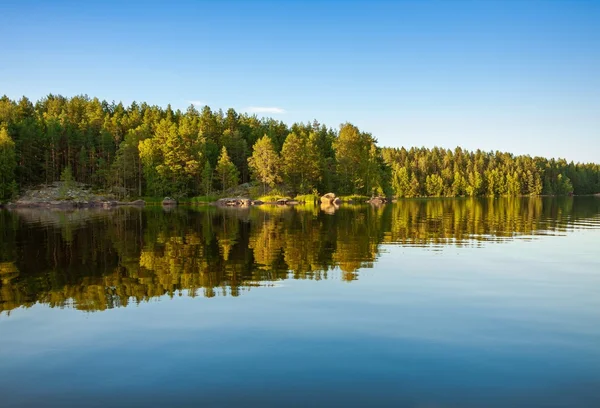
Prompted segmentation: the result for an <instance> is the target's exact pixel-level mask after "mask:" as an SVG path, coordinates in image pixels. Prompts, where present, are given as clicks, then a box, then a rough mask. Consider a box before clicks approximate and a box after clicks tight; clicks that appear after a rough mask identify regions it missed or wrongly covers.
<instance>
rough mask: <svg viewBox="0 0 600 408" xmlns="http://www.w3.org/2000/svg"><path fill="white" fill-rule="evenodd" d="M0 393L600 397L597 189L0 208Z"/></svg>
mask: <svg viewBox="0 0 600 408" xmlns="http://www.w3.org/2000/svg"><path fill="white" fill-rule="evenodd" d="M325 210H326V211H325ZM0 406H2V407H33V406H51V407H53V406H60V407H78V406H92V407H107V406H110V407H120V406H127V407H137V406H139V407H147V406H194V407H201V406H202V407H237V406H239V407H245V406H250V407H254V406H257V407H320V406H327V407H330V406H340V407H358V406H382V407H383V406H385V407H402V406H407V407H538V406H539V407H600V198H596V197H579V198H565V199H542V198H535V199H533V198H532V199H496V200H467V199H465V200H459V199H457V200H407V201H402V202H400V203H397V204H393V205H387V206H383V207H379V208H377V207H370V206H355V207H353V206H342V207H341V208H339V209H337V210H335V211H334V210H333V209H331V208H330V209H320V208H319V207H298V208H294V209H291V208H277V207H260V208H252V209H249V210H239V209H217V208H213V207H203V208H198V209H188V208H177V209H174V210H172V211H165V210H163V209H161V208H155V209H152V208H148V209H145V210H138V209H117V210H111V211H104V210H100V211H99V210H80V211H75V212H52V211H43V210H14V211H10V212H8V211H2V212H0Z"/></svg>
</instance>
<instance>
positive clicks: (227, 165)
mask: <svg viewBox="0 0 600 408" xmlns="http://www.w3.org/2000/svg"><path fill="white" fill-rule="evenodd" d="M215 174H216V176H217V179H218V180H219V181H220V182H221V189H222V191H223V192H225V190H227V189H229V188H231V187H235V186H236V185H237V184H238V180H239V173H238V170H237V168H236V167H235V165H234V164H233V163H232V162H231V159H230V158H229V155H228V154H227V149H226V148H225V146H223V149H222V150H221V156H219V161H218V163H217V167H215Z"/></svg>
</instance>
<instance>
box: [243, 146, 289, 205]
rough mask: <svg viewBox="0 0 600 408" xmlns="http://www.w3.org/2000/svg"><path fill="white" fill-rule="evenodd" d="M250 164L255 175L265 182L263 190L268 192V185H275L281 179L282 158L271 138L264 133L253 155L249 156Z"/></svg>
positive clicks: (254, 148)
mask: <svg viewBox="0 0 600 408" xmlns="http://www.w3.org/2000/svg"><path fill="white" fill-rule="evenodd" d="M248 165H249V166H250V170H251V171H252V174H253V175H254V177H255V178H256V179H257V180H258V181H260V182H261V183H263V192H264V193H265V194H266V190H267V187H266V186H270V187H274V186H275V184H276V183H278V182H280V181H281V176H280V175H279V167H280V159H279V155H278V154H277V152H276V151H275V149H274V148H273V143H272V142H271V138H270V137H269V136H267V135H264V136H263V137H262V138H260V139H259V140H258V141H257V142H256V143H255V144H254V147H253V151H252V156H250V157H249V158H248Z"/></svg>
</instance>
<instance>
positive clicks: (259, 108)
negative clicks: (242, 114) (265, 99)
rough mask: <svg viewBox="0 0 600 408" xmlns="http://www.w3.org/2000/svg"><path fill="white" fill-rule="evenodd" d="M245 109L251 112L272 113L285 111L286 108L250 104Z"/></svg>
mask: <svg viewBox="0 0 600 408" xmlns="http://www.w3.org/2000/svg"><path fill="white" fill-rule="evenodd" d="M244 110H245V111H246V112H251V113H270V114H281V113H285V109H283V108H277V107H275V106H249V107H247V108H246V109H244Z"/></svg>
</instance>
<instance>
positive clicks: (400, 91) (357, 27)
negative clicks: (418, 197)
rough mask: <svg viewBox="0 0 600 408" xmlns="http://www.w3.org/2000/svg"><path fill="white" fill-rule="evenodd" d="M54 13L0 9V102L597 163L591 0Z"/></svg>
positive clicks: (29, 5) (132, 4)
mask: <svg viewBox="0 0 600 408" xmlns="http://www.w3.org/2000/svg"><path fill="white" fill-rule="evenodd" d="M50 3H51V2H47V1H28V0H20V1H15V0H2V1H1V2H0V94H7V95H8V96H10V97H11V98H19V97H20V96H22V95H26V96H28V97H29V98H30V99H34V100H36V99H39V98H40V97H43V96H44V95H47V94H48V93H59V94H63V95H66V96H73V95H77V94H88V95H90V96H98V97H99V98H102V99H107V100H116V101H119V100H121V101H123V102H124V103H130V102H131V101H133V100H136V101H146V102H148V103H151V104H158V105H163V106H164V105H166V104H167V103H171V105H172V106H173V107H175V108H181V109H185V108H186V107H187V106H188V105H189V103H190V101H195V102H197V103H201V104H208V105H210V106H211V107H213V108H216V109H218V108H223V109H226V108H229V107H233V108H235V109H236V110H239V111H256V112H258V113H259V114H262V113H263V112H266V114H267V115H268V116H273V117H275V118H277V119H281V120H283V121H285V122H287V123H290V124H291V123H293V122H295V121H308V120H312V119H315V118H316V119H318V120H319V121H320V122H322V123H325V124H327V125H329V126H332V127H337V126H338V125H339V124H340V123H343V122H346V121H349V122H352V123H354V124H356V125H357V126H359V127H360V128H361V129H363V130H365V131H369V132H371V133H373V134H374V136H375V137H376V138H377V139H378V140H379V142H380V144H381V145H387V146H407V147H408V146H427V147H432V146H441V147H450V148H453V147H455V146H457V145H460V146H462V147H465V148H469V149H476V148H481V149H484V150H496V149H499V150H505V151H510V152H514V153H518V154H522V153H525V154H531V155H542V156H553V157H566V158H567V159H569V160H575V161H595V162H600V23H599V22H600V1H592V0H590V1H577V0H571V1H566V0H565V1H517V0H513V1H511V0H507V1H462V2H459V1H451V0H445V1H395V2H392V1H380V2H377V1H370V2H357V1H346V2H342V1H327V2H309V1H303V2H301V1H279V2H275V1H262V2H249V1H246V2H242V1H230V2H225V1H218V2H217V1H212V2H202V1H177V2H176V1H173V2H167V1H160V2H154V1H144V2H138V1H126V2H125V1H121V2H117V1H102V2H96V1H73V2H66V1H55V2H52V4H50ZM257 108H258V109H257ZM260 108H270V109H260Z"/></svg>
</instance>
